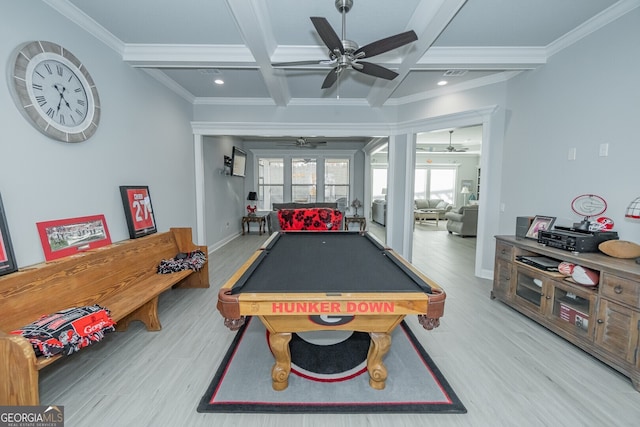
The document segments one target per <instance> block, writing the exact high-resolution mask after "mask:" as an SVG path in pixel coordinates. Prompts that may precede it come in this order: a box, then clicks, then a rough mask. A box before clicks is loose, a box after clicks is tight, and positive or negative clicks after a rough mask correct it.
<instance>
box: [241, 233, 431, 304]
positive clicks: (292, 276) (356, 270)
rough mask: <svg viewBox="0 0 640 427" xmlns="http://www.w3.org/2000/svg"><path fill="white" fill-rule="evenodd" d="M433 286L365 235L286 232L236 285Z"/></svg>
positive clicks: (273, 288) (280, 288)
mask: <svg viewBox="0 0 640 427" xmlns="http://www.w3.org/2000/svg"><path fill="white" fill-rule="evenodd" d="M430 291H431V288H430V287H429V285H428V284H427V283H425V282H424V281H423V280H421V279H420V278H419V277H418V276H417V275H416V274H415V273H414V272H413V271H411V270H410V269H409V268H407V267H406V266H405V265H403V264H402V263H401V262H399V261H397V260H396V259H395V258H394V256H393V255H391V254H390V251H389V250H388V249H385V248H384V247H382V246H381V245H380V244H379V243H378V242H377V241H375V240H373V239H372V238H370V237H369V236H368V235H367V234H366V233H365V234H362V233H359V232H335V231H334V232H286V233H280V234H279V235H278V236H277V237H276V238H275V239H274V240H273V241H272V242H270V244H269V245H268V246H267V247H266V248H265V249H264V250H263V253H262V254H261V255H260V256H259V257H258V259H256V261H255V262H254V263H253V264H252V265H251V267H250V268H248V269H247V271H246V272H245V273H244V274H243V275H242V276H241V277H240V279H239V280H238V282H237V283H236V285H234V287H233V290H232V294H238V293H241V292H242V293H244V292H255V293H262V292H275V293H281V292H290V293H315V292H319V293H327V294H332V293H338V294H339V293H343V292H344V293H347V292H426V293H430Z"/></svg>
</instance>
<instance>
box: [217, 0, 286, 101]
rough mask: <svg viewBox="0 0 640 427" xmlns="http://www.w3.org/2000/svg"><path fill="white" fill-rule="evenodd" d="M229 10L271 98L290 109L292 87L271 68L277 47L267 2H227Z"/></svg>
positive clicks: (232, 0)
mask: <svg viewBox="0 0 640 427" xmlns="http://www.w3.org/2000/svg"><path fill="white" fill-rule="evenodd" d="M227 6H228V7H229V10H230V11H231V13H232V14H233V16H234V17H235V19H236V23H237V25H238V29H239V30H240V34H241V35H242V38H243V39H244V42H245V43H246V45H247V48H248V49H249V51H250V52H251V54H252V55H253V57H254V59H255V62H256V65H257V66H258V67H259V69H260V72H261V73H262V77H263V79H264V82H265V84H266V85H267V90H268V91H269V94H270V95H271V98H272V99H273V101H274V102H275V104H276V105H277V106H282V107H284V106H286V105H287V104H288V103H289V101H290V100H291V94H290V93H289V86H288V85H287V82H286V80H285V79H284V77H283V76H281V75H279V74H278V73H277V72H276V70H274V69H273V67H271V54H272V53H273V51H274V50H275V46H276V43H275V37H274V36H273V30H272V28H271V24H270V22H269V19H268V17H269V12H268V10H267V2H263V1H256V0H245V1H234V0H227Z"/></svg>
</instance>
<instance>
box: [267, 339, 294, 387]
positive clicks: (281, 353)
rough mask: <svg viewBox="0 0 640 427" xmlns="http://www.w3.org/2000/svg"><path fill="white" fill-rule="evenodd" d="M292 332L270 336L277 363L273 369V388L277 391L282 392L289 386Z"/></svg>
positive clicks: (270, 344) (270, 343)
mask: <svg viewBox="0 0 640 427" xmlns="http://www.w3.org/2000/svg"><path fill="white" fill-rule="evenodd" d="M289 341H291V333H290V332H278V333H271V334H269V346H270V347H271V351H272V352H273V357H274V358H275V359H276V363H275V364H274V365H273V368H272V369H271V386H272V387H273V389H274V390H276V391H282V390H284V389H286V388H287V387H288V386H289V373H290V372H291V352H290V351H289Z"/></svg>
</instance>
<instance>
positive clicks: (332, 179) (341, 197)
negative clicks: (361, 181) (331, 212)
mask: <svg viewBox="0 0 640 427" xmlns="http://www.w3.org/2000/svg"><path fill="white" fill-rule="evenodd" d="M324 201H325V202H339V203H344V206H346V205H347V204H348V201H349V159H325V161H324Z"/></svg>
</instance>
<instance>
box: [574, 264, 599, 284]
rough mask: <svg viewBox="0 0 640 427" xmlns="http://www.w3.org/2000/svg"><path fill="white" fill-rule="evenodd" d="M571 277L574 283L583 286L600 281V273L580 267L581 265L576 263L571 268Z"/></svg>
mask: <svg viewBox="0 0 640 427" xmlns="http://www.w3.org/2000/svg"><path fill="white" fill-rule="evenodd" d="M571 277H572V278H573V280H575V281H576V283H578V284H580V285H583V286H597V285H598V282H599V281H600V274H599V273H598V272H597V271H594V270H591V269H589V268H586V267H582V266H581V265H576V266H575V267H574V268H573V273H572V274H571Z"/></svg>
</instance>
